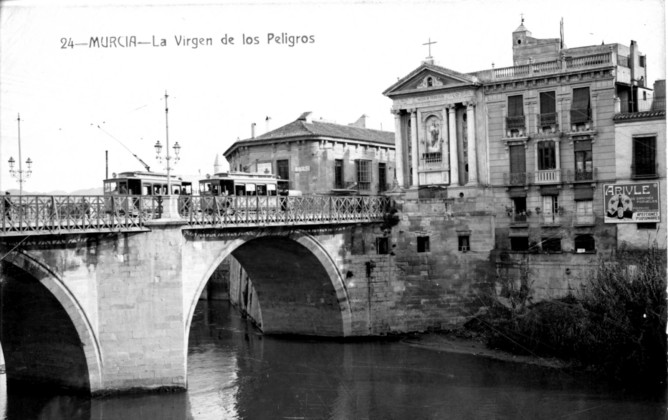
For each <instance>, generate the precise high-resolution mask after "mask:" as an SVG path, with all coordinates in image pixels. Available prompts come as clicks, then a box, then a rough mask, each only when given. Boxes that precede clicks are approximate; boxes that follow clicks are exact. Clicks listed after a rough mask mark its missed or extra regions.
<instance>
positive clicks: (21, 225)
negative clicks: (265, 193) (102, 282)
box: [0, 195, 389, 236]
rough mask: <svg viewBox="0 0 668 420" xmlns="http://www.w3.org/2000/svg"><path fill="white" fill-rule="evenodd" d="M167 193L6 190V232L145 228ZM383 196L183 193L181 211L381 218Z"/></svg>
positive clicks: (214, 221) (277, 218) (273, 221)
mask: <svg viewBox="0 0 668 420" xmlns="http://www.w3.org/2000/svg"><path fill="white" fill-rule="evenodd" d="M162 203H163V197H162V196H133V195H113V196H109V195H105V196H39V195H37V196H33V195H30V196H29V195H22V196H5V197H4V200H3V203H2V204H3V213H2V218H1V221H0V234H2V235H3V236H11V235H25V234H71V233H79V232H84V231H88V232H91V231H102V232H109V231H114V232H118V231H132V230H142V229H145V223H146V221H148V220H152V219H159V218H160V217H162V212H163V207H162ZM388 206H389V199H388V198H387V197H383V196H358V195H356V196H345V197H341V196H325V195H322V196H321V195H313V196H304V197H291V196H271V197H262V196H243V197H227V196H225V197H212V196H179V200H178V211H179V216H180V218H181V219H183V220H184V221H185V222H186V223H187V224H189V225H192V226H210V227H226V226H266V225H295V224H319V223H353V222H355V223H357V222H375V221H382V220H383V216H384V215H385V213H386V212H387V211H388V210H389V207H388Z"/></svg>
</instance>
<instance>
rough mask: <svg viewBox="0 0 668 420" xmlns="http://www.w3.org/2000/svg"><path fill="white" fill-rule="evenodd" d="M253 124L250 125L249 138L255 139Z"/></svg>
mask: <svg viewBox="0 0 668 420" xmlns="http://www.w3.org/2000/svg"><path fill="white" fill-rule="evenodd" d="M255 125H256V124H255V123H253V124H251V138H252V139H254V138H255Z"/></svg>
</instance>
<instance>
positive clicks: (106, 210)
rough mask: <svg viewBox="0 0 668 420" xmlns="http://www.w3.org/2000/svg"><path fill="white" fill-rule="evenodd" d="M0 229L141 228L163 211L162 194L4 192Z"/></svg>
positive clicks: (27, 231)
mask: <svg viewBox="0 0 668 420" xmlns="http://www.w3.org/2000/svg"><path fill="white" fill-rule="evenodd" d="M2 207H3V213H2V221H1V222H0V232H2V233H3V234H61V233H76V232H81V231H91V230H95V231H121V230H124V231H127V230H137V229H142V228H143V226H144V223H145V222H146V221H147V220H150V219H157V218H159V217H160V216H161V214H162V199H161V197H159V196H132V195H94V196H78V195H77V196H73V195H20V196H5V197H4V200H3V203H2Z"/></svg>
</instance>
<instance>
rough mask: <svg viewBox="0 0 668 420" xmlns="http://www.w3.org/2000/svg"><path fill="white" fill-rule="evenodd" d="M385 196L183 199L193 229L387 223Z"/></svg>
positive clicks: (182, 207) (182, 212)
mask: <svg viewBox="0 0 668 420" xmlns="http://www.w3.org/2000/svg"><path fill="white" fill-rule="evenodd" d="M388 206H389V200H388V198H387V197H382V196H328V195H312V196H302V197H290V196H288V197H285V196H272V197H261V196H245V197H243V196H242V197H211V196H188V197H182V201H181V202H180V204H179V213H180V215H181V217H182V218H183V219H184V220H186V221H187V222H188V224H189V225H192V226H219V227H225V226H266V225H298V224H319V223H347V222H373V221H381V220H383V215H384V214H385V213H386V212H387V211H388V209H389V207H388Z"/></svg>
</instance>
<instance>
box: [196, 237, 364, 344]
mask: <svg viewBox="0 0 668 420" xmlns="http://www.w3.org/2000/svg"><path fill="white" fill-rule="evenodd" d="M230 255H232V256H233V257H235V258H236V259H237V260H238V261H239V262H240V264H241V265H242V266H243V267H244V269H245V270H246V272H247V273H248V274H249V276H250V277H251V278H252V279H253V284H254V287H255V290H256V293H257V296H258V299H259V301H260V306H261V308H262V313H263V316H262V318H263V330H264V331H265V333H269V334H280V333H287V334H303V335H323V336H338V337H347V336H350V335H351V332H352V312H351V308H350V304H349V297H348V291H347V289H346V286H345V283H344V278H343V275H342V273H341V272H340V270H339V269H338V267H337V265H336V264H335V262H334V260H333V259H332V257H331V255H330V254H329V253H328V252H327V250H326V249H325V248H324V247H323V245H322V244H321V243H320V242H319V241H318V240H317V239H316V238H315V237H313V236H312V235H309V234H308V233H306V232H302V231H297V232H295V231H294V230H291V231H286V232H283V231H273V232H272V231H268V232H263V233H260V234H255V233H254V234H253V235H248V236H244V235H239V236H237V237H236V238H235V239H233V240H231V241H227V243H226V244H225V246H223V247H222V249H219V250H217V251H216V252H215V257H214V258H213V259H212V261H211V263H210V264H209V265H208V268H207V269H206V270H205V271H204V273H203V274H202V276H201V277H200V279H199V280H198V284H197V287H196V289H195V290H194V293H193V294H192V295H191V296H190V298H189V306H188V308H187V318H186V325H185V328H186V331H185V332H186V337H188V335H189V332H190V325H191V322H192V318H193V314H194V311H195V306H196V305H197V301H198V299H199V296H200V295H201V293H202V291H203V289H204V288H205V287H206V284H207V282H208V281H209V279H210V277H211V275H212V274H213V272H214V271H215V270H216V268H217V267H218V266H219V265H220V264H221V263H222V262H223V260H224V259H225V258H227V257H228V256H230ZM184 264H187V263H184ZM187 342H188V340H187V339H186V345H187Z"/></svg>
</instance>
